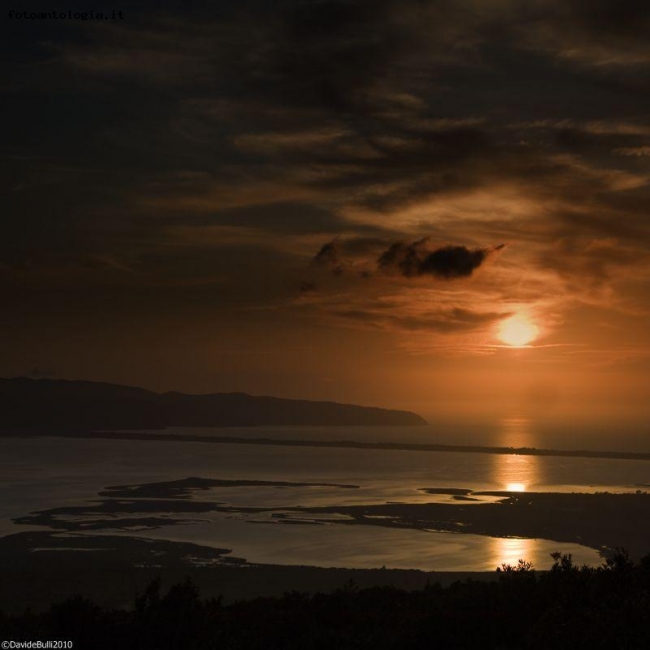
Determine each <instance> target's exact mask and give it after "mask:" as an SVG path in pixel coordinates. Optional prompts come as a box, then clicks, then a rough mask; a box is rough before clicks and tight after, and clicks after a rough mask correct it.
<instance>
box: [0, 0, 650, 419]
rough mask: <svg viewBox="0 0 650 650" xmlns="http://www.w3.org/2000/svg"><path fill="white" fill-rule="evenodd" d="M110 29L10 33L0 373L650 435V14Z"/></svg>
mask: <svg viewBox="0 0 650 650" xmlns="http://www.w3.org/2000/svg"><path fill="white" fill-rule="evenodd" d="M85 4H86V7H85V8H83V9H79V7H82V5H78V4H75V3H74V2H68V3H67V4H66V6H65V8H64V7H60V8H58V7H55V6H50V5H46V4H42V3H41V4H38V3H34V4H30V6H29V7H26V6H25V7H23V6H15V7H14V10H15V11H16V12H18V13H21V12H23V11H28V12H39V11H54V10H57V11H58V10H59V9H61V10H65V11H67V10H68V8H69V9H71V10H72V11H75V10H77V11H81V10H83V11H89V9H88V7H87V3H85ZM112 10H119V11H122V12H123V19H121V20H119V19H117V20H112V19H109V20H103V19H102V20H74V19H69V18H66V19H49V20H45V19H42V20H39V19H36V18H17V17H16V16H13V17H10V16H9V13H8V10H7V11H5V10H3V12H4V13H3V14H2V17H1V18H0V21H1V23H2V28H3V35H2V47H3V48H4V49H5V52H4V57H3V60H4V61H5V65H4V66H3V75H2V82H1V85H0V91H1V93H2V97H1V99H0V105H1V106H2V115H3V119H2V124H3V129H2V145H1V146H0V165H2V174H1V181H0V195H1V197H2V207H1V212H0V304H1V314H0V315H1V318H0V334H1V335H2V340H3V345H2V348H3V351H2V355H0V375H1V376H16V375H29V376H53V377H61V378H84V379H94V380H103V381H112V382H118V383H126V384H132V385H140V386H144V387H147V388H152V389H154V390H184V391H188V392H212V391H231V390H242V391H246V392H250V393H254V394H274V395H278V396H283V397H297V398H311V399H320V398H322V399H335V400H338V401H349V402H356V403H362V404H375V405H380V406H394V407H404V408H412V409H414V410H417V411H418V412H420V413H423V414H424V415H428V416H430V414H432V413H436V412H438V411H441V410H445V411H450V412H453V411H454V409H457V410H462V411H463V412H468V411H469V412H472V413H480V412H481V411H482V409H487V410H490V409H495V410H502V411H503V410H507V411H508V412H514V411H518V410H524V411H526V410H535V409H542V410H544V411H548V410H549V409H550V410H553V409H555V410H557V411H558V412H564V411H567V412H568V411H570V410H577V411H582V412H585V413H592V414H593V413H601V412H606V413H607V414H609V415H612V416H616V417H619V416H620V415H621V414H622V413H623V414H626V415H629V414H633V415H635V414H642V413H643V412H644V409H645V408H646V407H645V404H646V403H647V401H648V397H649V396H648V392H649V391H648V381H647V377H648V371H649V369H650V365H649V352H650V327H649V324H650V323H649V317H648V314H649V310H650V285H649V280H650V222H649V219H648V215H647V211H648V206H649V205H650V203H649V200H648V199H649V197H650V185H649V180H650V175H649V174H650V166H649V162H650V111H649V108H650V106H649V104H650V74H649V72H650V38H649V35H650V3H648V2H640V1H628V0H625V1H621V0H618V1H616V2H614V1H610V0H590V1H589V2H585V1H578V0H530V1H521V0H494V1H490V2H486V1H485V0H429V1H416V0H399V1H397V0H372V1H366V0H345V1H343V0H341V1H338V0H309V1H308V0H284V1H282V0H276V1H269V0H266V1H261V0H258V1H249V0H237V1H230V0H217V1H216V2H193V3H191V7H188V6H183V5H181V4H180V3H178V4H176V3H169V2H167V3H165V2H163V3H160V2H156V3H154V2H149V3H142V2H129V3H128V4H125V5H124V6H117V5H111V4H105V5H102V6H99V5H97V6H95V7H94V11H95V12H98V11H104V12H105V13H109V12H111V11H112ZM508 327H510V329H508ZM513 328H514V331H515V333H516V332H521V331H523V332H524V334H523V335H522V339H521V341H520V343H521V342H524V340H525V345H524V346H523V347H522V346H521V345H518V344H517V336H516V335H515V336H514V338H513V335H512V331H513ZM522 328H523V330H522ZM526 332H530V333H531V334H530V336H527V335H526Z"/></svg>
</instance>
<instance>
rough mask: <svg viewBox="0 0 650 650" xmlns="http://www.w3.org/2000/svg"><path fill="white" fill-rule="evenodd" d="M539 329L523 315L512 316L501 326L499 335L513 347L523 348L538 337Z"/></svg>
mask: <svg viewBox="0 0 650 650" xmlns="http://www.w3.org/2000/svg"><path fill="white" fill-rule="evenodd" d="M538 332H539V330H538V329H537V326H536V325H534V324H533V323H531V322H530V321H529V320H527V319H526V318H525V317H523V316H512V317H511V318H508V319H507V320H504V321H503V322H502V323H501V325H500V326H499V332H498V334H497V336H498V337H499V338H500V339H501V340H502V341H503V342H504V343H505V344H506V345H510V346H511V347H513V348H522V347H524V346H525V345H528V344H529V343H530V342H531V341H534V340H535V339H536V338H537V334H538Z"/></svg>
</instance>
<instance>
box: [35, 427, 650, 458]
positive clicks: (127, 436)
mask: <svg viewBox="0 0 650 650" xmlns="http://www.w3.org/2000/svg"><path fill="white" fill-rule="evenodd" d="M37 435H48V436H59V437H61V436H62V437H66V438H107V439H110V440H162V441H173V442H207V443H213V444H228V445H269V446H277V447H325V448H330V449H332V448H333V449H378V450H386V451H424V452H432V451H442V452H460V453H472V454H512V455H519V456H560V457H569V458H610V459H615V460H650V453H643V452H627V451H590V450H587V449H577V450H564V449H537V448H535V447H484V446H479V445H433V444H417V443H403V442H356V441H354V440H296V439H292V440H279V439H277V438H238V437H236V436H199V435H182V434H177V433H169V434H164V433H139V432H132V431H95V432H87V431H84V432H79V431H67V432H47V433H46V432H39V433H38V434H37Z"/></svg>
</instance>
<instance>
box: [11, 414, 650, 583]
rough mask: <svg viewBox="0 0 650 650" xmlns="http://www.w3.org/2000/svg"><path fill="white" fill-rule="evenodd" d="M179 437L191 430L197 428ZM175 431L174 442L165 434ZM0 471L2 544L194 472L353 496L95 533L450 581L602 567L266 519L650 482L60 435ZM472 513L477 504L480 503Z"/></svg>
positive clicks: (531, 468)
mask: <svg viewBox="0 0 650 650" xmlns="http://www.w3.org/2000/svg"><path fill="white" fill-rule="evenodd" d="M508 427H509V428H508ZM522 427H523V428H522ZM184 431H186V432H187V433H189V434H192V435H196V434H197V430H195V429H188V430H184ZM179 432H181V433H182V431H178V430H177V431H174V432H173V433H179ZM504 432H505V434H504ZM201 433H202V434H203V435H206V436H211V435H217V436H230V435H239V436H242V437H248V438H251V437H254V438H259V437H268V438H275V439H282V438H284V439H303V440H306V439H311V440H358V441H363V442H385V441H393V442H395V441H397V442H428V443H432V444H440V443H442V444H485V441H480V442H477V441H476V439H475V438H473V439H471V442H465V441H463V440H458V439H457V438H455V439H453V440H450V439H446V440H444V439H441V437H440V435H439V434H437V433H436V434H435V435H434V433H433V432H432V431H431V429H429V428H427V427H413V428H394V427H391V428H372V429H370V428H365V429H364V428H352V429H346V428H307V429H306V428H299V427H295V428H294V427H291V428H264V429H260V428H254V429H237V430H225V429H217V430H202V431H201ZM504 440H505V441H504ZM534 442H536V441H535V440H533V436H532V434H530V432H529V431H528V430H527V429H526V428H525V426H523V425H522V424H521V423H520V422H519V423H518V422H514V423H513V422H512V421H511V422H510V423H509V424H507V426H505V428H504V429H503V430H502V431H501V435H500V436H499V441H498V442H497V443H496V444H498V445H499V446H537V447H541V446H543V445H540V444H532V443H534ZM581 447H582V448H584V446H581ZM605 448H607V447H605ZM612 448H613V447H609V449H612ZM619 448H620V447H619ZM636 450H639V449H638V448H637V449H636ZM0 472H2V477H3V480H2V485H1V487H0V534H2V535H4V534H9V533H12V532H17V531H19V530H27V529H29V528H30V527H28V526H24V525H22V526H19V525H16V524H14V523H12V521H11V520H12V518H14V517H22V516H24V515H26V514H28V513H30V512H34V511H38V510H46V509H48V508H53V507H62V506H65V507H75V506H84V505H86V506H90V505H92V504H93V503H95V502H97V501H98V496H97V494H98V492H100V491H102V490H104V489H105V488H106V487H107V486H112V485H128V484H144V483H152V482H161V481H170V480H178V479H183V478H186V477H189V476H197V477H203V478H213V479H228V480H264V481H290V482H311V483H331V484H353V485H358V486H359V488H358V489H342V488H340V487H334V486H320V487H283V488H279V487H273V486H248V487H242V486H232V487H219V488H215V489H211V490H206V491H204V492H202V491H200V492H195V493H194V494H193V495H192V498H193V499H194V500H202V501H219V502H221V503H222V504H225V505H227V506H232V507H233V508H234V512H230V513H224V512H208V513H203V514H199V515H197V514H192V515H188V514H182V515H180V516H178V515H177V514H174V517H176V518H179V519H180V521H179V523H178V524H177V525H169V526H163V527H161V528H158V529H155V530H128V531H125V530H122V531H116V530H115V529H110V528H108V526H109V525H110V524H107V528H106V529H105V531H104V532H106V533H109V534H116V533H117V534H129V535H138V536H143V537H157V538H162V539H168V540H175V541H189V542H194V543H198V544H204V545H208V546H214V547H218V548H229V549H232V555H233V556H235V557H242V558H245V559H247V560H248V561H250V562H264V563H274V564H305V565H312V566H325V567H330V566H346V567H365V568H372V567H380V566H386V567H388V568H419V569H425V570H454V571H460V570H493V569H494V568H495V567H496V566H498V565H499V564H501V563H502V562H509V563H516V561H517V560H518V559H519V558H525V559H528V560H531V561H533V563H534V564H535V565H536V566H538V567H539V568H544V567H545V566H548V565H549V564H550V558H549V554H550V553H551V552H553V551H555V550H559V551H561V552H570V553H572V554H573V555H574V559H575V560H576V561H577V562H579V563H583V562H584V563H589V564H600V562H601V560H600V558H599V557H598V555H597V553H596V552H595V551H594V550H593V549H588V548H586V547H583V546H579V545H577V544H566V543H562V544H560V543H558V542H555V541H549V540H533V539H520V538H495V537H488V536H480V535H468V534H452V533H442V532H435V531H424V530H412V529H399V528H390V527H386V526H374V525H373V526H366V525H345V523H344V521H343V520H344V519H345V517H343V520H341V519H339V520H337V518H336V517H332V518H331V521H328V522H325V523H322V524H321V525H313V524H308V523H302V524H301V523H296V524H294V525H281V524H279V523H278V519H277V518H276V517H274V515H277V514H278V513H279V514H282V513H283V512H284V514H285V515H286V514H287V511H286V510H283V509H287V508H292V507H297V506H300V507H303V508H306V509H309V508H317V507H320V506H341V507H344V506H346V505H355V504H383V503H386V502H404V503H425V502H432V501H440V502H445V501H447V502H451V499H452V497H451V496H449V495H431V494H426V493H424V492H422V491H421V488H451V487H455V488H467V489H470V490H473V491H481V490H514V491H529V492H540V491H546V492H572V491H579V492H598V491H609V492H628V491H635V490H637V489H639V487H640V486H644V485H647V484H648V483H649V482H650V481H649V479H650V463H649V462H647V461H636V460H613V459H592V458H573V457H567V458H563V457H547V456H517V455H496V454H479V453H459V452H413V451H399V450H397V451H393V450H391V451H387V450H376V449H340V448H322V447H288V446H287V447H282V446H262V445H250V444H247V445H238V444H214V443H197V442H176V441H165V442H161V441H154V440H151V441H130V440H101V439H96V440H91V439H76V440H72V439H65V438H22V439H19V438H2V439H0ZM480 499H482V500H490V499H492V500H493V499H494V497H487V496H486V497H480ZM246 507H260V508H270V509H272V512H263V513H248V512H241V511H238V510H237V509H238V508H246ZM473 507H481V503H480V501H479V502H477V503H475V504H474V505H473ZM289 516H291V517H294V518H298V519H301V518H302V519H304V520H310V517H311V519H313V517H312V516H311V515H310V514H309V512H306V513H302V514H301V517H296V515H295V513H293V514H291V513H289ZM31 528H35V529H39V527H31ZM40 529H43V528H40ZM100 532H102V531H100Z"/></svg>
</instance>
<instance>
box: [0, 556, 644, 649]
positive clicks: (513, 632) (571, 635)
mask: <svg viewBox="0 0 650 650" xmlns="http://www.w3.org/2000/svg"><path fill="white" fill-rule="evenodd" d="M552 557H553V559H554V564H553V566H552V568H551V569H550V570H549V571H544V572H537V571H535V570H534V568H533V567H532V565H531V564H530V563H528V562H525V561H523V560H520V561H519V564H518V565H516V566H510V565H503V566H502V567H501V568H500V569H498V570H497V571H498V578H497V579H496V580H494V581H487V582H484V581H481V582H477V581H471V580H467V581H464V582H456V583H454V584H453V585H451V586H449V587H446V588H443V587H441V586H439V585H437V584H430V585H427V586H426V587H425V588H424V589H422V590H419V591H411V592H409V591H404V590H400V589H396V588H394V587H375V588H371V589H364V590H360V589H358V588H357V587H356V586H355V585H354V584H353V583H349V584H347V585H346V586H345V587H344V588H342V589H339V590H338V591H335V592H333V593H329V594H316V595H313V596H307V595H305V594H301V593H298V592H292V593H286V594H284V596H283V597H281V598H258V599H254V600H248V601H240V602H235V603H232V604H224V603H223V602H222V600H221V599H209V600H204V599H201V597H200V595H199V593H198V590H197V589H196V587H195V586H194V585H193V584H192V582H190V581H189V580H187V581H185V582H184V583H180V584H176V585H174V586H172V587H171V588H170V589H169V591H167V592H166V593H163V592H162V590H161V584H160V581H159V580H156V581H154V582H152V583H151V584H150V585H149V586H148V588H147V589H146V590H145V591H144V593H142V594H140V595H139V596H138V597H137V598H136V600H135V603H134V607H133V608H132V609H131V610H119V609H118V610H107V609H103V608H101V607H100V606H98V605H97V604H95V603H93V602H92V601H90V600H88V599H86V598H84V597H82V596H76V597H73V598H70V599H68V600H66V601H64V602H62V603H58V604H55V605H52V607H51V608H50V609H49V610H48V611H46V612H43V613H32V612H29V611H27V612H25V613H24V614H22V615H20V616H9V615H6V614H1V613H0V637H1V638H2V639H3V640H5V639H12V640H20V639H24V640H36V639H63V640H73V641H74V642H75V645H74V647H75V648H76V649H84V648H93V649H97V650H103V649H104V648H106V649H111V650H114V649H115V648H120V649H121V650H127V649H135V648H138V649H149V648H151V649H156V650H165V649H174V650H178V649H179V648H183V649H185V650H203V649H206V650H207V649H216V648H219V649H221V650H230V649H233V650H235V649H236V650H240V649H241V650H246V649H257V648H260V649H261V648H264V649H269V650H273V649H276V648H277V649H280V648H282V649H287V650H289V649H296V650H297V649H303V648H310V649H314V650H319V649H328V650H329V649H331V648H337V649H338V648H341V649H344V650H347V649H352V648H355V649H358V648H369V649H370V648H372V649H373V650H383V649H392V648H400V649H402V648H403V649H407V650H408V649H416V648H418V649H419V648H423V649H424V648H427V649H431V648H445V649H446V648H486V649H491V648H494V649H495V650H496V649H499V650H508V649H515V648H517V649H519V648H531V649H542V648H543V649H545V650H546V649H549V648H571V649H572V650H575V649H578V648H585V649H586V648H589V649H599V648H603V649H607V650H611V649H617V648H626V649H635V648H639V649H640V648H644V649H645V648H650V555H648V556H646V557H644V558H643V559H642V560H641V561H640V562H638V563H634V562H632V561H631V560H630V558H629V557H628V555H627V554H626V553H625V552H624V551H617V552H616V553H614V554H612V555H611V556H610V557H609V558H608V559H607V560H606V562H605V563H604V564H603V566H601V567H598V568H593V567H586V566H582V567H578V566H576V565H574V564H573V562H572V559H571V556H570V555H561V554H559V553H555V554H553V556H552Z"/></svg>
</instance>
